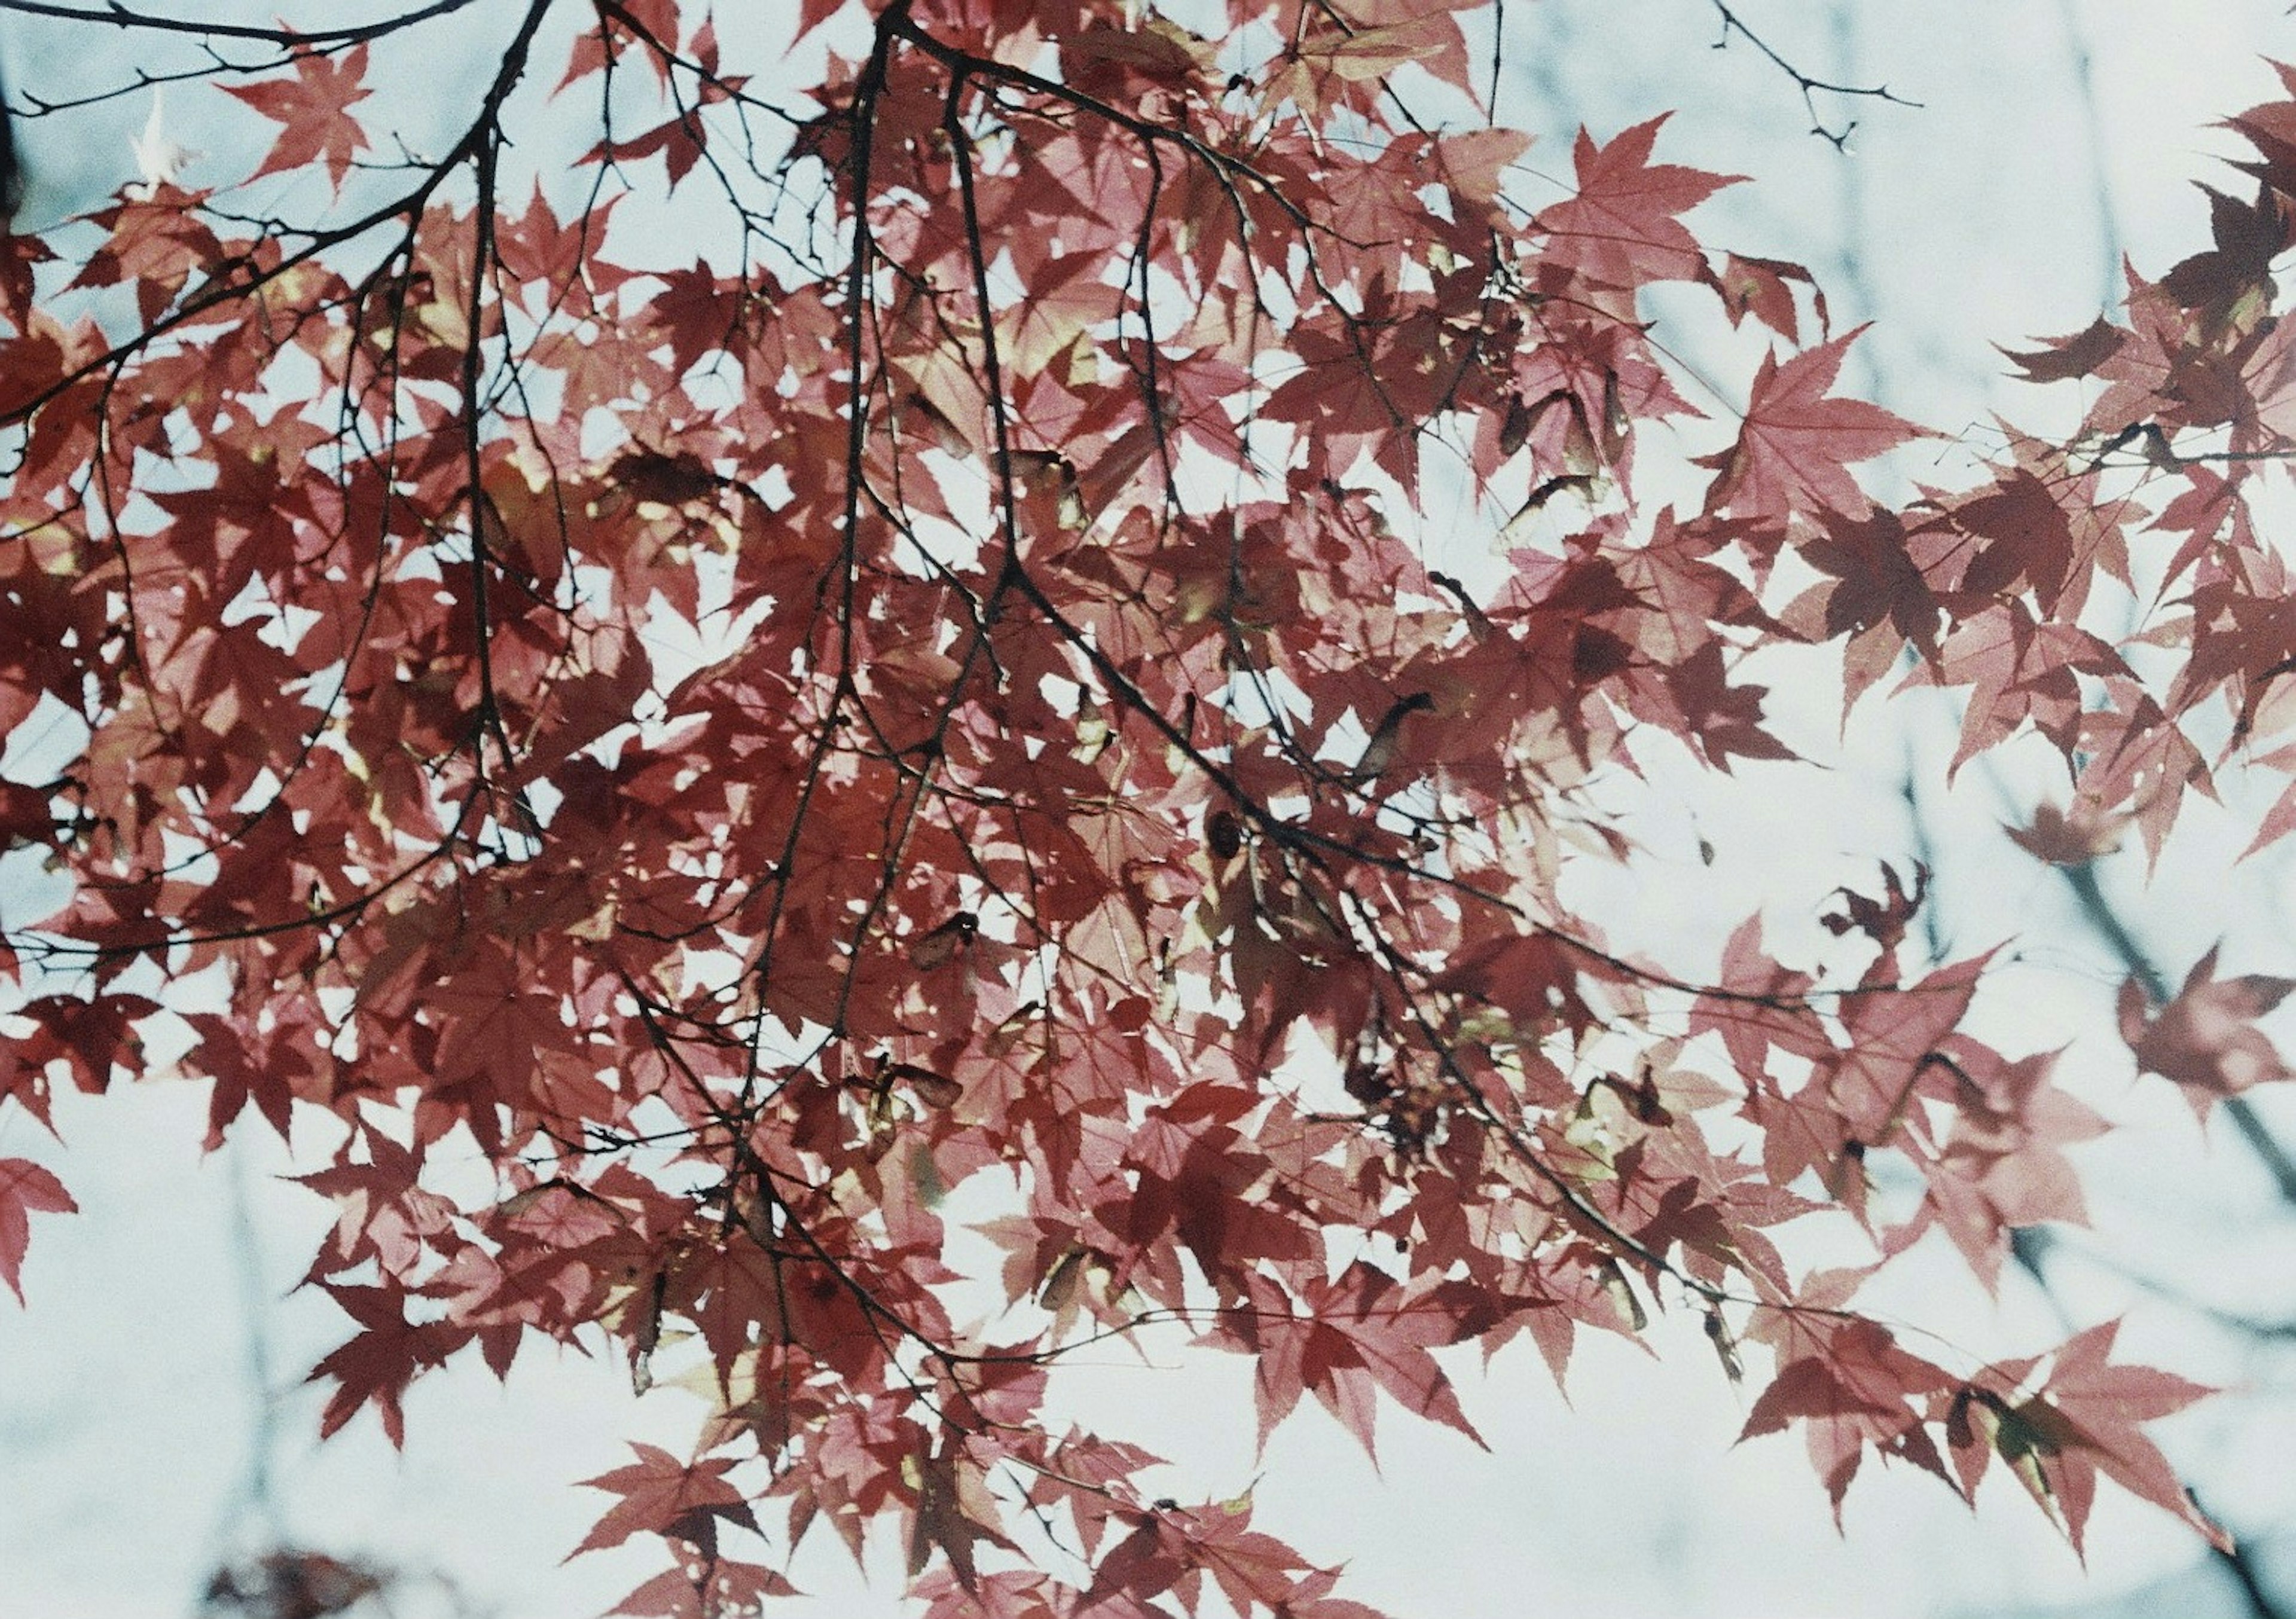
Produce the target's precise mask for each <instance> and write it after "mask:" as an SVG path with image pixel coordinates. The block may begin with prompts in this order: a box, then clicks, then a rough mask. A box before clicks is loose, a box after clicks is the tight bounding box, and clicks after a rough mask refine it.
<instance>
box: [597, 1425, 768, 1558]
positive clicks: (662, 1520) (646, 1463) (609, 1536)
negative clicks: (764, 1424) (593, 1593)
mask: <svg viewBox="0 0 2296 1619" xmlns="http://www.w3.org/2000/svg"><path fill="white" fill-rule="evenodd" d="M630 1449H631V1450H633V1451H636V1452H637V1458H638V1459H637V1460H635V1461H634V1462H632V1463H631V1464H630V1465H629V1466H627V1467H626V1468H614V1469H613V1470H612V1471H611V1472H608V1473H601V1474H599V1475H598V1476H597V1477H595V1478H586V1479H584V1480H583V1481H582V1483H583V1484H585V1485H586V1487H588V1488H590V1489H593V1490H606V1491H611V1492H612V1493H614V1494H616V1495H619V1496H620V1497H621V1498H622V1499H621V1500H619V1501H618V1502H616V1503H615V1505H614V1506H613V1507H612V1508H611V1509H609V1510H608V1512H607V1513H606V1516H605V1517H602V1518H600V1519H599V1520H598V1523H597V1525H596V1527H594V1528H593V1529H592V1530H591V1531H590V1533H589V1535H588V1537H587V1538H586V1539H585V1540H584V1541H583V1542H582V1543H581V1544H580V1545H579V1546H578V1547H576V1548H575V1549H574V1552H573V1555H575V1556H579V1555H581V1554H582V1553H583V1552H586V1551H597V1550H600V1549H603V1548H605V1547H608V1546H619V1545H620V1544H621V1543H622V1542H623V1541H627V1540H628V1539H629V1538H630V1536H632V1535H634V1534H641V1533H650V1534H660V1535H668V1536H670V1537H671V1538H673V1539H676V1540H681V1541H702V1540H703V1538H704V1536H705V1535H708V1536H714V1535H715V1533H716V1529H715V1526H714V1524H713V1523H712V1520H714V1519H717V1518H726V1519H728V1520H730V1521H732V1522H734V1523H740V1524H748V1523H750V1522H751V1521H752V1519H751V1517H750V1509H749V1504H748V1502H747V1501H746V1500H745V1499H744V1498H743V1496H742V1492H741V1490H740V1488H739V1487H738V1486H736V1485H735V1484H734V1483H733V1482H732V1481H731V1480H729V1479H728V1478H727V1477H726V1474H727V1473H728V1472H730V1471H731V1470H732V1469H733V1466H734V1463H733V1461H732V1460H731V1459H730V1458H726V1457H719V1458H716V1459H714V1460H707V1461H680V1460H678V1459H677V1458H676V1457H675V1456H673V1455H671V1454H670V1453H669V1452H668V1451H665V1450H663V1449H661V1448H660V1446H659V1445H651V1444H643V1443H632V1444H631V1446H630ZM712 1543H714V1541H713V1542H712Z"/></svg>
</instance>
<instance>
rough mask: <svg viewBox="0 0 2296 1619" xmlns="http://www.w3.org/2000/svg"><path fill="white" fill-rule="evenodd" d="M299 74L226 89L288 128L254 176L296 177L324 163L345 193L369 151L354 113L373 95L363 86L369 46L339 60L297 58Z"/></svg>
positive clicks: (318, 54) (319, 54) (319, 55)
mask: <svg viewBox="0 0 2296 1619" xmlns="http://www.w3.org/2000/svg"><path fill="white" fill-rule="evenodd" d="M294 68H295V77H294V78H275V79H271V80H269V81H267V82H266V83H264V84H259V85H226V86H224V88H225V91H226V93H228V94H232V95H234V96H236V97H238V98H239V99H240V100H241V101H242V102H246V103H247V104H248V105H249V106H250V107H252V108H254V109H255V110H257V111H258V112H259V113H261V114H262V115H263V116H264V117H265V118H267V119H271V120H272V121H274V122H275V123H278V124H282V125H284V126H285V127H284V128H283V129H281V130H280V132H279V138H278V139H277V140H276V141H275V142H273V143H272V146H271V151H270V153H269V155H267V156H266V157H265V159H263V163H262V166H261V167H260V168H258V169H257V170H256V171H255V172H256V173H257V174H258V175H275V174H291V173H292V172H294V171H295V170H297V169H299V168H308V167H309V166H310V165H311V164H313V163H324V164H325V165H326V168H327V178H328V179H329V180H331V181H332V182H333V184H334V187H335V189H336V190H337V191H338V192H340V191H341V190H342V188H343V176H345V175H347V174H348V173H349V172H350V167H351V163H352V161H353V160H354V159H356V158H357V156H358V154H359V153H360V152H362V151H365V150H366V148H367V138H366V131H365V130H364V129H362V128H360V127H359V123H358V120H357V119H355V118H353V117H352V116H351V109H352V108H353V107H355V106H357V104H358V103H359V102H363V101H365V99H366V98H367V97H368V96H370V95H372V94H374V92H373V91H372V90H369V89H367V88H366V87H365V84H364V81H365V78H366V46H365V45H364V44H361V45H354V46H352V47H351V48H350V49H349V50H348V51H347V52H345V53H343V55H342V56H341V57H340V59H338V58H336V57H333V56H331V55H328V54H326V53H324V52H318V51H314V52H311V53H308V54H307V55H302V56H298V57H297V58H296V59H295V61H294Z"/></svg>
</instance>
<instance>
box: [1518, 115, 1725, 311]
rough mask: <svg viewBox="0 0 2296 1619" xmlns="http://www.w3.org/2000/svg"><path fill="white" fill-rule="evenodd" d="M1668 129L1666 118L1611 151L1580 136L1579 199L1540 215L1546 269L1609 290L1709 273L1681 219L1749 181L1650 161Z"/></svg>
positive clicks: (1625, 133)
mask: <svg viewBox="0 0 2296 1619" xmlns="http://www.w3.org/2000/svg"><path fill="white" fill-rule="evenodd" d="M1665 123H1666V115H1664V114H1661V115H1660V116H1659V117H1657V118H1654V119H1650V120H1648V121H1647V122H1644V123H1640V124H1636V126H1635V127H1633V128H1631V129H1626V130H1622V131H1620V134H1619V135H1618V137H1617V138H1616V139H1615V140H1613V141H1611V143H1609V144H1608V145H1597V144H1596V143H1595V139H1594V137H1593V136H1592V135H1588V134H1587V131H1586V130H1585V129H1583V128H1582V129H1581V130H1579V141H1578V144H1577V145H1576V146H1575V147H1573V148H1572V151H1571V158H1572V161H1573V164H1574V166H1575V167H1576V168H1577V170H1578V180H1579V194H1578V195H1577V196H1575V197H1572V198H1570V200H1567V201H1563V202H1557V203H1555V204H1554V205H1553V206H1552V207H1550V208H1547V209H1542V210H1541V211H1540V213H1539V216H1538V219H1537V220H1536V221H1535V225H1536V226H1537V228H1538V229H1539V230H1542V231H1544V232H1546V236H1547V241H1546V254H1545V259H1546V263H1548V264H1550V265H1559V266H1565V267H1567V268H1569V269H1570V270H1573V271H1575V272H1577V273H1578V274H1580V275H1583V276H1585V277H1586V278H1587V280H1589V281H1594V282H1600V283H1602V284H1603V285H1604V286H1607V287H1622V288H1632V287H1638V286H1641V285H1643V284H1644V283H1645V282H1656V281H1694V280H1697V279H1698V278H1699V277H1701V276H1702V275H1703V274H1705V273H1706V257H1705V255H1704V254H1703V253H1702V252H1700V251H1699V248H1698V242H1697V241H1696V239H1695V238H1693V236H1692V235H1691V233H1690V232H1689V230H1688V229H1687V227H1685V225H1683V224H1682V222H1681V220H1680V219H1679V218H1678V217H1677V216H1678V215H1681V214H1685V213H1687V212H1688V211H1689V210H1690V209H1693V208H1695V207H1696V206H1697V205H1698V204H1700V203H1701V202H1703V201H1705V200H1706V199H1707V198H1709V197H1710V196H1712V195H1713V194H1714V193H1715V192H1718V191H1719V190H1721V189H1722V188H1723V187H1724V186H1726V185H1734V184H1737V183H1738V182H1739V181H1740V180H1742V179H1743V178H1744V177H1745V176H1743V175H1715V174H1709V173H1707V172H1706V171H1705V170H1704V169H1700V168H1685V167H1684V166H1683V165H1681V164H1678V163H1652V161H1651V160H1650V158H1651V150H1652V147H1653V146H1654V145H1655V144H1656V143H1657V141H1658V132H1659V130H1660V129H1661V127H1664V125H1665Z"/></svg>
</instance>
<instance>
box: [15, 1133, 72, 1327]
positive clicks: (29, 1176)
mask: <svg viewBox="0 0 2296 1619" xmlns="http://www.w3.org/2000/svg"><path fill="white" fill-rule="evenodd" d="M35 1210H37V1211H39V1212H41V1213H43V1214H78V1213H79V1205H78V1204H77V1203H74V1202H73V1201H72V1198H71V1194H70V1192H68V1191H66V1190H64V1185H63V1182H61V1181H59V1180H57V1179H56V1178H55V1176H54V1175H53V1174H51V1173H48V1172H47V1171H46V1170H45V1169H43V1168H41V1167H40V1166H39V1165H37V1164H35V1163H33V1162H32V1161H31V1160H30V1159H29V1158H0V1281H4V1282H6V1283H7V1284H8V1290H9V1291H10V1292H11V1293H13V1294H14V1295H15V1296H16V1302H17V1303H18V1304H22V1303H23V1302H24V1289H23V1288H22V1286H21V1284H20V1283H19V1281H18V1280H17V1279H18V1277H19V1276H20V1274H21V1271H22V1269H23V1264H24V1251H25V1249H26V1248H28V1247H30V1246H31V1240H32V1221H31V1215H32V1213H33V1211H35Z"/></svg>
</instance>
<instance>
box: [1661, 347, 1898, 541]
mask: <svg viewBox="0 0 2296 1619" xmlns="http://www.w3.org/2000/svg"><path fill="white" fill-rule="evenodd" d="M1865 330H1866V328H1865V327H1863V326H1860V327H1858V328H1857V330H1856V331H1845V332H1843V333H1842V334H1841V336H1840V337H1838V338H1836V339H1833V341H1832V342H1830V343H1821V344H1819V345H1818V346H1817V347H1816V348H1808V349H1804V350H1803V351H1802V352H1801V353H1800V354H1798V355H1796V356H1794V357H1793V358H1792V359H1791V360H1788V361H1787V362H1786V363H1785V364H1783V365H1781V364H1778V363H1777V360H1776V358H1775V356H1769V355H1765V356H1763V357H1762V364H1761V369H1760V370H1759V372H1756V373H1755V376H1754V387H1753V392H1752V395H1751V397H1750V398H1749V399H1748V400H1747V403H1746V414H1745V419H1744V421H1743V423H1742V424H1741V425H1740V427H1739V429H1738V442H1737V443H1736V444H1734V445H1733V446H1731V447H1730V448H1729V449H1727V450H1723V451H1718V452H1717V453H1716V454H1712V455H1707V456H1702V457H1700V458H1699V464H1700V465H1701V466H1707V467H1712V468H1713V469H1715V470H1716V471H1717V472H1718V473H1719V474H1720V476H1719V477H1718V478H1715V480H1714V483H1713V485H1712V487H1710V488H1709V489H1708V490H1707V492H1706V510H1707V511H1708V512H1709V513H1710V514H1717V513H1725V512H1726V513H1728V514H1729V515H1731V516H1733V517H1740V518H1753V519H1764V520H1768V521H1776V522H1783V521H1784V519H1786V518H1787V517H1788V516H1789V515H1790V514H1792V513H1793V512H1796V511H1808V510H1810V509H1811V508H1813V507H1816V508H1819V509H1822V510H1825V511H1834V512H1840V513H1842V514H1844V515H1849V516H1855V515H1857V513H1859V512H1862V511H1866V509H1867V507H1868V506H1869V505H1870V504H1871V503H1870V502H1869V501H1867V500H1866V495H1865V494H1864V492H1863V491H1861V490H1860V489H1859V488H1858V487H1857V479H1856V478H1852V477H1850V475H1849V469H1850V467H1852V466H1853V465H1855V464H1856V463H1857V462H1861V461H1870V460H1872V459H1873V458H1874V456H1876V455H1880V454H1886V453H1887V452H1889V451H1890V450H1893V449H1895V448H1896V447H1897V446H1899V445H1901V444H1904V443H1906V442H1907V440H1908V439H1912V438H1917V437H1922V435H1923V431H1924V429H1921V428H1918V427H1915V425H1914V424H1913V423H1912V422H1910V421H1907V420H1906V419H1905V418H1904V417H1902V416H1899V415H1897V414H1895V413H1892V412H1890V411H1885V410H1883V409H1882V407H1881V406H1880V405H1868V404H1867V403H1866V401H1864V400H1862V399H1841V398H1836V397H1833V396H1832V395H1831V393H1830V392H1829V391H1828V390H1830V389H1831V388H1833V380H1834V379H1835V377H1837V376H1839V375H1840V374H1841V362H1842V359H1843V357H1844V356H1846V355H1848V353H1849V345H1850V344H1852V343H1854V342H1856V341H1857V338H1858V335H1859V333H1861V332H1863V331H1865Z"/></svg>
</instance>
